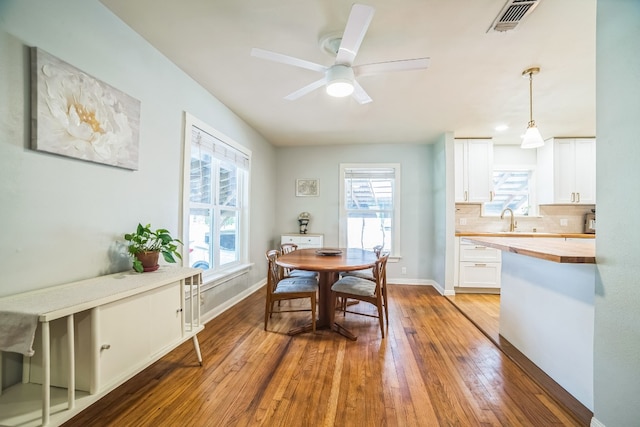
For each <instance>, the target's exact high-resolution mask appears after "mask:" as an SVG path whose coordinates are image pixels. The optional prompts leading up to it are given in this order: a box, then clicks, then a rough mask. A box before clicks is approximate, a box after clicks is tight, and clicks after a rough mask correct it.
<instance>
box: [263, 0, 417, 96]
mask: <svg viewBox="0 0 640 427" xmlns="http://www.w3.org/2000/svg"><path fill="white" fill-rule="evenodd" d="M374 12H375V9H374V8H373V7H371V6H368V5H364V4H357V3H356V4H354V5H353V6H352V7H351V13H350V14H349V19H348V20H347V25H346V26H345V29H344V32H343V34H342V37H340V36H338V35H336V34H335V33H333V34H330V35H327V36H325V37H323V38H322V39H320V46H321V48H322V50H324V51H326V52H328V53H331V54H333V55H335V57H336V59H335V62H334V64H333V65H331V66H325V65H320V64H316V63H313V62H310V61H306V60H304V59H299V58H294V57H292V56H288V55H284V54H281V53H276V52H271V51H268V50H264V49H258V48H253V49H252V50H251V55H252V56H255V57H257V58H262V59H267V60H270V61H275V62H280V63H282V64H287V65H293V66H295V67H299V68H304V69H307V70H312V71H316V72H320V73H324V76H322V78H321V79H319V80H316V81H315V82H312V83H309V84H308V85H307V86H304V87H302V88H300V89H298V90H296V91H294V92H292V93H290V94H289V95H287V96H285V97H284V98H285V99H287V100H290V101H291V100H294V99H298V98H300V97H302V96H304V95H306V94H308V93H310V92H312V91H314V90H316V89H318V88H319V87H321V86H325V88H326V91H327V94H329V95H330V96H335V97H346V96H349V95H352V96H353V98H354V99H355V100H356V102H358V103H359V104H366V103H369V102H371V101H372V99H371V97H370V96H369V95H368V94H367V92H366V91H365V90H364V89H363V87H362V86H361V85H360V84H359V83H358V81H357V80H356V78H355V76H356V75H357V76H359V77H361V76H363V75H370V74H379V73H385V72H391V71H409V70H420V69H425V68H427V67H428V66H429V58H415V59H403V60H397V61H387V62H379V63H375V64H362V65H357V66H354V65H353V62H354V60H355V58H356V55H357V54H358V50H359V49H360V44H362V40H363V39H364V36H365V34H366V33H367V29H368V28H369V24H370V23H371V20H372V19H373V14H374Z"/></svg>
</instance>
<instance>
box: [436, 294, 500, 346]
mask: <svg viewBox="0 0 640 427" xmlns="http://www.w3.org/2000/svg"><path fill="white" fill-rule="evenodd" d="M447 298H448V299H449V300H450V301H451V302H452V303H453V304H454V305H455V306H456V307H458V309H459V310H460V311H461V312H462V314H464V315H465V316H466V317H467V318H468V319H469V320H470V321H471V322H472V323H474V324H475V325H476V326H477V327H478V328H480V330H481V331H483V332H484V333H485V335H487V337H488V338H490V339H491V340H492V341H493V342H494V343H496V344H497V343H499V342H500V295H499V294H464V293H457V294H456V295H452V296H447Z"/></svg>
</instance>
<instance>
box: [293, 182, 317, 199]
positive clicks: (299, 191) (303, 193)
mask: <svg viewBox="0 0 640 427" xmlns="http://www.w3.org/2000/svg"><path fill="white" fill-rule="evenodd" d="M319 194H320V185H319V183H318V180H317V179H296V196H298V197H317V196H318V195H319Z"/></svg>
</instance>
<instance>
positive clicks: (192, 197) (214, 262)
mask: <svg viewBox="0 0 640 427" xmlns="http://www.w3.org/2000/svg"><path fill="white" fill-rule="evenodd" d="M250 165H251V152H250V151H249V150H247V149H246V148H244V147H242V146H241V145H239V144H237V143H235V142H234V141H232V140H230V139H229V138H227V137H226V136H224V135H222V134H220V133H219V132H217V131H216V130H215V129H213V128H211V127H209V126H208V125H206V124H205V123H202V122H200V121H198V120H197V119H195V118H194V117H192V116H190V115H188V114H187V115H186V128H185V175H186V177H185V181H186V184H185V189H184V194H185V200H184V210H185V214H184V217H185V219H186V220H185V221H184V224H185V232H184V234H185V235H186V237H185V239H184V244H185V255H187V256H184V257H183V258H184V259H185V260H186V263H187V265H188V266H190V267H197V268H202V269H203V270H205V273H204V276H205V278H206V277H207V276H209V275H212V274H214V273H215V272H217V271H221V270H224V269H226V268H230V267H233V266H236V265H239V264H240V263H242V262H244V261H246V257H247V246H248V235H247V234H248V233H247V232H246V230H248V183H249V170H250Z"/></svg>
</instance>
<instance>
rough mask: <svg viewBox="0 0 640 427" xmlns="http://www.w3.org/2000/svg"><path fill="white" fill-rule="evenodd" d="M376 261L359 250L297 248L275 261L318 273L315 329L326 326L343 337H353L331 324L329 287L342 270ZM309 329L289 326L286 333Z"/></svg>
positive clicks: (359, 267) (369, 265)
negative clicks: (289, 328)
mask: <svg viewBox="0 0 640 427" xmlns="http://www.w3.org/2000/svg"><path fill="white" fill-rule="evenodd" d="M376 261H377V257H376V254H375V253H374V252H372V251H366V250H363V249H355V248H350V249H333V248H321V249H298V250H295V251H293V252H289V253H288V254H284V255H281V256H279V257H278V260H277V261H276V263H277V264H278V265H280V266H281V267H285V268H290V269H298V270H308V271H316V272H318V276H319V277H318V285H319V288H320V289H319V291H318V320H317V321H316V329H327V328H330V329H332V330H334V331H336V332H338V333H340V334H342V335H344V336H346V337H347V338H350V339H352V340H355V339H356V338H357V337H356V336H354V335H353V334H352V333H351V332H350V331H349V330H347V329H345V328H344V327H342V326H340V325H338V324H336V323H334V324H333V325H331V324H330V323H331V321H330V319H331V310H335V307H332V306H331V303H330V302H331V286H332V285H333V284H334V283H335V282H336V281H337V280H338V279H339V278H340V277H339V276H340V272H342V271H354V270H364V269H367V268H371V267H373V266H374V265H375V263H376ZM309 330H311V325H307V326H303V327H300V328H296V329H292V330H291V331H289V335H295V334H298V333H301V332H306V331H309Z"/></svg>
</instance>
